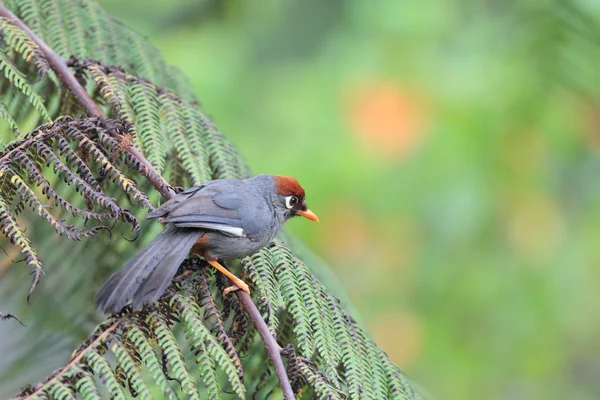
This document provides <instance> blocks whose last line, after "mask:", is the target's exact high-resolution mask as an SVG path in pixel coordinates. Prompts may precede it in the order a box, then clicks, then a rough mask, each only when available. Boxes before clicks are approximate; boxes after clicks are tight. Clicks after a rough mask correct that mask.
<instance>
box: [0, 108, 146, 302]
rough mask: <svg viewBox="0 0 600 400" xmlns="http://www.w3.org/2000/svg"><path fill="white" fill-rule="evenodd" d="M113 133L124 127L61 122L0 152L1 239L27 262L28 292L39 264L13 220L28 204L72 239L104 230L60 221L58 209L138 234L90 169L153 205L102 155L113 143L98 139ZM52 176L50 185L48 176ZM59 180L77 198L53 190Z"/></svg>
mask: <svg viewBox="0 0 600 400" xmlns="http://www.w3.org/2000/svg"><path fill="white" fill-rule="evenodd" d="M113 129H116V130H121V131H124V130H126V129H127V127H126V126H125V125H123V123H121V122H118V121H117V122H115V121H111V120H106V119H98V118H91V119H80V120H73V119H71V118H62V119H60V120H57V121H55V122H54V123H51V124H47V125H43V126H41V127H40V128H38V129H37V130H35V131H33V132H31V133H29V134H27V135H25V136H24V137H23V138H22V139H20V140H16V141H13V142H11V143H10V144H9V145H7V146H6V148H5V151H4V152H3V153H0V188H1V189H2V191H1V192H0V200H1V201H2V203H1V205H2V210H3V216H4V217H3V218H2V221H1V222H0V227H1V228H2V233H3V234H4V236H6V237H7V238H8V239H9V240H10V241H11V243H13V244H14V245H15V246H17V247H19V248H20V249H21V250H22V251H23V254H25V256H26V260H27V263H28V264H29V265H30V266H31V267H32V268H33V269H34V274H33V283H32V286H31V289H30V290H33V289H34V288H35V286H36V285H37V282H38V281H39V278H40V276H41V264H40V260H39V259H38V257H37V255H36V253H35V251H33V248H32V246H31V242H30V241H29V239H28V238H27V236H26V235H25V234H24V232H23V230H22V229H21V228H19V226H18V225H17V223H16V222H15V220H14V218H13V217H12V215H11V214H12V213H13V212H14V214H15V215H16V214H19V213H20V212H22V211H23V209H24V208H25V206H27V207H28V208H29V209H30V210H32V211H33V212H34V213H35V214H37V215H39V216H40V217H42V218H43V219H44V220H45V221H46V222H47V223H48V224H49V225H50V226H51V227H52V228H53V229H54V230H55V232H56V233H57V234H58V235H60V236H66V237H67V238H69V239H72V240H80V239H82V238H84V237H89V236H93V235H95V234H96V233H98V232H99V231H101V230H106V229H108V226H107V225H93V224H92V225H91V226H88V227H86V228H85V229H84V228H82V227H78V226H76V225H75V224H72V223H69V222H67V221H66V220H65V219H64V218H62V217H63V216H61V212H63V211H64V212H66V213H68V214H70V215H71V216H73V217H75V218H77V219H78V220H79V221H82V222H84V223H88V222H89V221H92V220H94V221H97V222H106V221H115V222H116V221H123V222H127V223H129V224H131V226H132V229H133V230H134V231H135V232H136V233H137V234H139V230H140V228H139V224H138V222H137V220H136V218H135V217H134V216H133V215H132V214H131V213H130V212H129V211H127V210H126V209H124V208H123V207H122V206H120V205H118V204H117V203H116V202H115V200H114V199H113V198H112V197H110V196H107V195H106V193H105V192H104V190H103V189H102V188H101V186H100V184H99V182H98V181H97V180H96V179H95V178H94V177H93V174H92V171H91V169H90V166H93V167H94V168H95V169H97V171H98V172H99V173H100V175H102V176H105V177H106V178H107V179H105V180H104V182H105V184H106V183H110V182H114V183H115V185H108V186H109V187H111V188H113V187H114V188H116V189H120V190H121V191H122V192H123V193H126V194H128V195H130V196H131V197H132V198H133V199H135V200H136V201H138V202H139V203H140V204H141V205H143V206H146V207H152V205H151V203H150V201H149V200H148V198H147V196H146V195H145V194H144V193H143V192H140V191H139V190H138V189H137V187H136V185H135V184H134V182H133V181H131V180H130V179H129V178H127V177H126V176H125V175H124V174H123V173H122V172H121V171H120V170H119V169H118V168H117V167H116V166H115V165H114V164H113V163H112V162H111V161H110V160H109V159H108V157H107V156H106V155H105V151H109V152H110V151H111V150H112V149H113V147H115V146H116V144H115V142H114V139H113V141H112V142H111V141H110V140H109V139H107V138H106V137H104V136H103V135H106V136H108V134H107V133H106V132H107V131H109V130H113ZM74 148H75V149H77V150H74ZM84 158H86V159H87V164H86V162H84V160H83V159H84ZM44 165H45V167H44ZM52 177H54V180H53V181H52V182H51V181H50V180H49V178H52ZM58 181H63V182H65V183H66V184H67V186H69V187H73V188H74V189H75V191H76V192H77V193H79V195H80V197H79V198H78V199H79V200H77V198H76V199H73V198H71V199H69V200H67V199H66V198H65V197H63V196H62V195H61V194H60V193H59V192H58V190H57V189H56V188H55V186H56V185H57V182H58ZM76 200H77V201H79V202H83V203H84V204H85V208H84V207H80V206H78V205H77V204H76V203H75V201H76ZM11 206H12V211H11ZM30 293H31V292H30Z"/></svg>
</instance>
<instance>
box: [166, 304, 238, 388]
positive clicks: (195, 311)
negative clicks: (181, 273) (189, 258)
mask: <svg viewBox="0 0 600 400" xmlns="http://www.w3.org/2000/svg"><path fill="white" fill-rule="evenodd" d="M172 302H173V305H174V306H175V307H176V309H177V311H178V313H179V315H180V317H181V320H182V323H183V326H184V328H185V334H186V337H187V338H188V341H189V342H190V346H191V348H192V351H193V352H194V353H195V354H196V356H197V357H198V359H199V366H200V367H201V371H200V373H201V375H202V376H203V377H204V378H205V379H204V383H205V384H206V385H207V389H208V393H209V395H210V397H211V398H218V397H220V395H219V394H218V391H219V388H218V386H215V385H214V383H215V382H216V380H214V379H213V377H214V376H216V372H215V364H218V365H219V366H220V367H221V369H222V370H223V372H225V375H226V376H227V380H228V381H229V383H230V384H231V385H232V388H233V391H234V392H235V393H236V394H237V395H238V397H239V398H240V399H244V398H245V397H246V396H245V392H246V389H245V387H244V383H243V381H242V378H243V373H241V374H240V371H239V370H238V366H237V365H236V363H235V362H234V361H233V360H232V359H231V357H230V356H229V354H227V352H226V351H225V349H223V347H221V346H220V344H219V342H218V341H217V340H216V338H215V337H214V336H213V335H212V334H211V333H210V331H209V330H208V329H207V328H206V326H205V325H204V323H203V322H202V320H201V319H200V309H199V308H198V306H197V305H196V304H195V303H194V302H191V301H189V300H188V299H186V298H185V297H183V296H182V295H180V294H178V293H177V294H175V295H174V296H173V299H172ZM204 358H206V360H203V359H204ZM238 361H239V360H238ZM238 365H239V363H238Z"/></svg>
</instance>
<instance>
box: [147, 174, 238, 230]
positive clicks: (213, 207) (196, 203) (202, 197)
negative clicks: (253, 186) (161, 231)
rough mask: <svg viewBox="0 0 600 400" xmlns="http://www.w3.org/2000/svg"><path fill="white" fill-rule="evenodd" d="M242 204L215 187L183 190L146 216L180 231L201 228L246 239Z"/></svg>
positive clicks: (230, 194) (228, 192)
mask: <svg viewBox="0 0 600 400" xmlns="http://www.w3.org/2000/svg"><path fill="white" fill-rule="evenodd" d="M242 204H243V201H242V199H241V198H239V196H237V195H236V194H235V193H231V192H230V191H224V190H223V189H221V188H218V187H215V186H209V187H205V186H197V187H194V188H189V189H186V190H185V191H183V192H181V193H179V194H178V195H176V196H175V197H174V198H173V199H171V200H169V201H168V202H166V203H165V204H163V205H162V206H161V207H159V208H157V209H156V210H154V211H153V212H151V213H150V214H149V215H148V218H158V217H162V218H164V219H163V222H164V223H169V224H173V225H175V226H176V227H179V228H202V229H209V230H214V231H219V232H223V233H226V234H229V235H233V236H242V237H243V236H246V232H245V231H244V229H243V227H242V221H241V218H240V215H239V212H238V209H239V208H240V207H241V205H242Z"/></svg>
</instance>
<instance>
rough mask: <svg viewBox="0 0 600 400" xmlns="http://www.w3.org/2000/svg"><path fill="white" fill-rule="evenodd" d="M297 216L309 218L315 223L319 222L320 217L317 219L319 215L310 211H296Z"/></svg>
mask: <svg viewBox="0 0 600 400" xmlns="http://www.w3.org/2000/svg"><path fill="white" fill-rule="evenodd" d="M296 214H298V215H301V216H303V217H304V218H308V219H310V220H311V221H315V222H319V217H317V214H315V213H314V212H312V211H310V210H306V211H302V210H300V211H296Z"/></svg>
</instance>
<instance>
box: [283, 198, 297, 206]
mask: <svg viewBox="0 0 600 400" xmlns="http://www.w3.org/2000/svg"><path fill="white" fill-rule="evenodd" d="M296 203H298V198H297V197H296V196H286V198H285V206H286V207H287V208H292V207H294V205H295V204H296Z"/></svg>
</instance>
